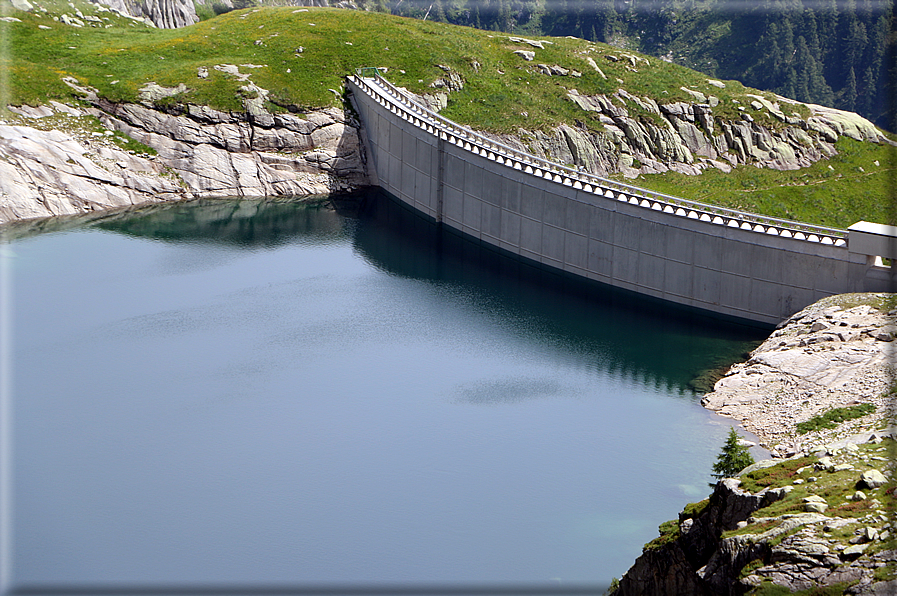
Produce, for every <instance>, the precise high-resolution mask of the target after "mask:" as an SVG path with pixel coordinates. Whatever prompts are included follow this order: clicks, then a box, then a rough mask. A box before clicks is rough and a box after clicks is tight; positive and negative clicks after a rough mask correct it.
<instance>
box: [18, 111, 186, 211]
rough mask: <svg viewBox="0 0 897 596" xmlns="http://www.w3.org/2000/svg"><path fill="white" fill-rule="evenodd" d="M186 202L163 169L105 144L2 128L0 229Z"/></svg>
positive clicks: (21, 128) (27, 129)
mask: <svg viewBox="0 0 897 596" xmlns="http://www.w3.org/2000/svg"><path fill="white" fill-rule="evenodd" d="M186 196H187V195H186V193H185V190H184V189H183V188H181V187H180V185H179V184H178V183H177V180H175V179H173V178H172V177H169V176H166V175H165V169H164V166H163V165H162V164H160V163H158V162H157V161H154V160H149V159H146V158H143V157H138V156H136V155H131V154H129V153H128V152H126V151H122V150H121V149H118V148H117V147H115V146H114V145H110V144H107V143H103V142H102V141H101V140H100V139H95V140H93V142H92V143H89V142H87V141H85V140H82V139H79V138H77V137H76V136H74V135H72V134H69V133H65V132H62V131H58V130H52V131H42V130H36V129H34V128H30V127H27V126H0V199H2V200H0V223H6V222H9V221H13V220H19V219H29V218H35V217H46V216H48V215H67V214H69V215H70V214H76V213H85V212H88V211H92V210H96V209H108V208H114V207H124V206H127V205H135V204H139V203H146V202H154V201H164V200H177V199H180V198H185V197H186Z"/></svg>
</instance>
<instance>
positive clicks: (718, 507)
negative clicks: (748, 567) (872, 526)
mask: <svg viewBox="0 0 897 596" xmlns="http://www.w3.org/2000/svg"><path fill="white" fill-rule="evenodd" d="M739 484H740V480H738V479H736V478H727V479H725V480H722V481H720V482H719V483H718V484H717V485H716V488H715V489H714V491H713V495H712V496H711V497H710V500H709V503H708V504H707V506H706V507H705V508H704V509H703V510H702V511H699V512H697V513H685V512H683V513H681V514H680V516H679V530H678V532H676V534H677V535H676V537H675V539H673V540H671V541H669V542H667V543H666V544H663V545H661V546H659V547H657V548H650V547H646V550H645V552H644V553H643V554H642V556H640V557H639V558H638V559H636V561H635V564H634V565H633V566H632V568H631V569H630V570H629V571H628V572H626V575H624V576H623V579H622V580H621V581H620V587H619V588H618V589H617V591H616V592H614V595H615V596H630V595H632V596H635V595H639V596H650V595H657V596H666V595H668V594H698V595H705V594H707V595H709V594H718V593H726V592H725V591H723V592H720V591H718V590H717V589H715V586H714V585H713V583H714V580H717V579H718V578H719V577H722V574H719V573H710V574H707V573H704V572H705V571H706V569H705V568H704V567H705V565H708V562H710V561H714V562H715V563H716V565H715V566H717V567H721V566H723V565H722V564H721V557H722V558H723V559H726V557H728V559H731V560H733V561H735V560H739V561H740V560H741V559H745V557H750V558H747V559H745V560H744V561H743V562H742V563H741V566H743V565H744V563H747V562H748V561H750V560H752V559H754V558H756V557H755V556H754V553H753V552H752V550H753V549H752V548H750V547H748V548H737V546H738V545H737V544H736V543H732V544H729V545H727V547H726V548H720V546H719V540H720V536H721V535H722V533H723V532H725V531H727V530H734V529H735V528H736V527H738V523H739V522H741V521H744V520H746V519H747V518H748V517H749V516H750V515H751V514H752V513H753V512H754V511H756V510H758V509H760V508H761V507H766V506H767V505H770V504H771V503H774V502H775V501H777V500H779V499H781V498H783V497H784V496H785V495H787V494H788V491H786V490H783V489H772V490H765V491H761V492H759V493H757V494H751V493H749V492H747V491H744V490H741V489H740V488H739V486H738V485H739ZM736 542H737V541H736ZM720 553H723V555H720ZM714 557H715V559H714ZM729 567H732V564H731V563H730V564H729ZM740 568H741V567H740V566H739V567H738V569H740Z"/></svg>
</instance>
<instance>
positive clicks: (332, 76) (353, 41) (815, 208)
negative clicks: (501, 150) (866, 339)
mask: <svg viewBox="0 0 897 596" xmlns="http://www.w3.org/2000/svg"><path fill="white" fill-rule="evenodd" d="M5 1H6V0H4V2H5ZM0 5H2V4H0ZM75 6H76V9H75V10H77V11H80V12H81V14H82V16H84V17H85V18H84V20H83V21H82V25H83V26H73V25H70V24H66V21H67V20H68V21H70V18H71V16H72V13H73V10H72V9H71V7H70V6H69V4H68V3H62V2H59V1H58V0H46V1H45V2H42V3H35V9H34V10H32V11H31V12H21V11H15V13H14V15H15V16H13V17H12V19H15V20H12V21H8V22H2V23H0V26H2V27H3V28H4V29H6V31H5V35H6V37H7V39H8V40H9V42H10V47H11V48H12V50H13V51H12V55H11V56H5V57H4V58H3V62H4V64H3V66H4V68H5V69H6V70H7V72H8V73H9V97H8V98H7V99H6V100H5V103H8V104H10V105H20V104H23V103H27V104H32V105H36V104H41V103H45V102H46V101H47V100H48V99H58V100H62V101H69V102H72V101H73V97H75V96H77V94H73V91H72V88H71V87H70V85H69V84H67V83H66V82H64V79H67V80H68V81H69V83H72V80H73V79H76V80H77V86H79V87H81V88H85V87H90V88H94V89H96V94H97V95H98V97H100V98H102V99H103V100H104V101H106V102H111V103H113V104H127V103H143V104H144V105H145V106H149V107H153V108H154V109H156V110H161V111H164V112H168V113H171V114H186V113H187V112H189V110H188V106H190V105H194V106H209V107H211V108H213V109H216V110H220V111H223V112H227V113H231V112H232V113H234V114H249V115H252V114H257V115H259V116H261V115H262V114H277V113H281V112H287V111H290V112H293V113H297V114H302V113H304V112H307V111H309V110H311V109H314V108H321V107H343V102H344V97H343V95H342V91H341V89H342V80H343V77H344V76H345V75H346V74H348V73H350V72H352V71H353V69H355V68H358V67H361V66H371V65H373V66H379V67H383V68H384V72H386V76H387V77H388V78H389V79H390V80H392V81H393V82H395V83H396V84H399V85H402V86H404V87H406V88H408V89H409V90H411V91H412V92H415V93H417V94H421V95H426V96H428V97H429V99H428V101H429V103H431V104H433V105H435V106H441V105H444V106H445V107H444V109H443V110H442V113H443V114H444V115H446V116H447V117H450V118H453V119H455V120H457V121H459V122H462V123H464V124H467V125H470V126H472V127H474V128H477V129H480V130H484V131H486V132H488V133H492V134H495V135H499V136H501V137H502V138H503V139H505V140H507V141H508V142H514V143H519V144H521V145H523V146H525V147H526V148H527V149H529V150H530V151H533V152H535V153H539V154H543V155H546V156H547V157H551V158H553V159H556V160H558V161H560V162H562V163H569V164H571V165H575V166H579V167H583V168H585V169H589V170H591V171H593V172H597V173H599V174H603V175H609V176H629V177H632V176H636V175H638V176H640V182H639V183H640V184H643V185H648V186H651V185H653V186H656V187H658V188H663V189H664V190H666V191H667V192H671V193H672V194H678V195H680V196H685V197H688V198H698V199H706V200H710V201H712V202H717V203H720V204H726V205H730V206H736V207H741V208H746V209H752V210H757V211H760V212H764V213H766V214H769V215H773V216H781V217H798V218H801V219H805V220H807V221H811V222H814V223H821V224H827V225H834V226H842V227H843V226H847V225H850V224H852V223H854V221H857V220H858V219H872V220H875V221H890V218H889V213H888V200H887V199H888V193H887V191H888V187H887V181H888V178H889V176H890V174H891V173H892V172H893V163H892V161H891V155H892V153H893V148H892V147H891V146H890V145H889V144H887V143H886V138H885V135H883V134H882V133H881V132H880V131H877V130H875V129H874V127H872V126H871V125H870V124H869V123H868V122H866V121H864V120H862V119H860V118H858V117H856V116H855V115H851V114H847V113H840V112H836V111H832V110H827V109H822V108H819V107H813V106H807V105H804V104H800V103H796V102H792V101H788V100H785V99H784V98H779V97H776V96H774V95H772V94H768V93H762V92H759V91H756V90H753V89H749V88H746V87H744V86H743V85H741V84H740V83H737V82H735V81H725V82H722V81H715V80H710V79H708V78H707V77H706V76H704V75H701V74H700V73H697V72H695V71H692V70H689V69H686V68H683V67H680V66H677V65H674V64H668V63H666V62H663V61H661V60H657V59H655V58H649V57H645V56H642V55H639V54H635V53H631V52H624V51H621V50H619V49H617V48H614V47H611V46H607V45H604V44H595V43H590V42H587V41H584V40H581V39H569V38H551V39H541V40H540V39H526V38H520V37H515V36H508V35H503V34H496V33H488V32H484V31H478V30H475V29H470V28H462V27H452V26H449V25H445V24H441V23H432V22H429V21H418V20H412V19H402V18H397V17H391V16H388V15H385V14H378V13H365V12H362V11H346V10H335V9H320V8H307V9H305V8H292V7H291V8H277V9H252V10H244V11H233V12H229V13H227V14H224V15H221V16H219V17H216V18H213V19H210V20H206V21H203V22H201V23H198V24H196V25H193V26H191V27H185V28H182V29H177V30H159V29H152V28H148V27H146V26H145V25H144V24H142V23H138V22H135V21H133V20H131V19H126V18H123V17H120V16H118V15H115V14H112V13H109V12H103V11H102V10H100V9H99V7H98V6H97V5H95V4H91V3H88V2H81V3H80V4H75ZM7 10H8V9H7ZM91 11H93V12H91ZM63 15H65V16H63ZM87 17H91V19H95V20H91V19H88V18H87ZM384 39H386V40H388V41H387V42H381V41H378V40H384ZM825 158H827V160H825V161H821V160H824V159H825ZM735 166H737V167H735ZM753 166H762V167H763V168H765V169H757V168H755V167H753ZM807 166H809V167H807ZM733 167H734V170H732V171H731V172H729V173H726V174H725V175H723V172H728V171H729V170H731V169H732V168H733ZM769 168H773V170H770V169H769ZM797 168H802V169H797ZM780 170H786V171H787V173H784V174H783V173H782V172H781V171H780ZM702 171H703V172H706V173H705V174H703V175H702V176H700V177H698V179H701V180H702V184H701V185H695V183H694V180H695V179H696V178H695V177H694V176H687V177H686V176H685V175H686V174H696V173H698V172H702ZM652 172H655V173H663V174H662V175H655V176H651V177H650V179H649V178H646V176H647V175H648V174H650V173H652ZM677 172H678V173H679V174H676V173H677ZM711 172H712V173H711ZM857 179H860V180H862V181H863V182H865V184H864V185H863V187H862V188H858V187H857V185H856V184H855V182H856V181H857ZM786 180H787V186H783V185H782V183H783V181H786ZM708 184H709V185H710V187H712V188H711V189H708V188H706V186H707V185H708ZM696 190H697V191H698V192H695V191H696ZM709 190H712V192H709Z"/></svg>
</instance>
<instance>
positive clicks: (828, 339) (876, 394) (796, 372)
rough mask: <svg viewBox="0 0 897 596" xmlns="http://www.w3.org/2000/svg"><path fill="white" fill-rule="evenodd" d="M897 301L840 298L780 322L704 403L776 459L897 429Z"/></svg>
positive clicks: (886, 297) (889, 298)
mask: <svg viewBox="0 0 897 596" xmlns="http://www.w3.org/2000/svg"><path fill="white" fill-rule="evenodd" d="M895 315H897V295H895V294H838V295H835V296H829V297H827V298H823V299H821V300H819V301H817V302H815V303H813V304H811V305H810V306H808V307H806V308H804V309H803V310H801V311H799V312H798V313H796V314H794V315H793V316H792V317H791V318H789V319H788V320H787V321H785V322H783V323H782V324H781V325H780V326H779V328H778V329H777V330H776V331H774V332H773V333H772V334H771V335H770V336H769V337H768V338H767V339H766V340H765V341H764V342H763V343H762V344H761V345H760V346H759V347H758V348H756V349H755V350H754V351H752V352H751V355H750V358H749V359H748V360H746V361H745V362H742V363H738V364H735V365H733V366H732V367H730V369H729V370H728V372H726V374H725V375H724V376H723V378H721V379H720V380H719V381H717V382H716V384H715V385H714V390H713V391H711V392H709V393H707V394H706V395H705V396H704V397H703V398H702V400H701V404H702V405H703V406H704V407H705V408H707V409H708V410H710V411H713V412H716V413H717V414H720V415H722V416H725V417H728V418H732V419H734V420H735V421H737V422H739V424H741V426H742V427H743V428H744V429H745V430H747V431H749V432H751V433H753V434H754V435H756V436H757V437H758V438H759V439H760V445H761V446H762V447H763V448H765V449H767V450H768V451H769V452H770V455H771V456H772V457H773V458H786V457H793V456H795V455H797V454H799V453H805V452H813V451H815V450H817V449H818V448H820V447H821V446H823V445H826V444H828V443H831V442H834V441H838V440H842V439H844V438H846V437H848V436H851V435H856V434H858V433H861V432H863V431H872V430H879V431H882V433H885V432H887V429H888V427H889V426H890V425H893V423H894V415H895V409H894V407H895V406H894V403H893V402H894V394H893V393H892V387H893V386H894V382H895V376H897V375H895V371H897V362H895V355H897V354H895V352H897V342H895V341H894V339H895V337H897V327H895V325H894V320H895ZM864 403H865V404H872V405H874V406H875V407H876V411H875V412H874V413H872V414H868V415H865V416H862V417H859V418H856V419H854V420H848V421H845V422H842V423H840V424H838V425H837V427H836V428H832V429H819V430H812V431H810V432H807V433H805V434H801V433H799V432H798V430H797V428H796V427H797V424H798V423H801V422H805V421H807V420H809V419H811V418H813V417H814V416H819V415H822V414H824V413H825V412H827V411H830V410H831V409H833V408H845V407H850V406H856V405H858V404H864Z"/></svg>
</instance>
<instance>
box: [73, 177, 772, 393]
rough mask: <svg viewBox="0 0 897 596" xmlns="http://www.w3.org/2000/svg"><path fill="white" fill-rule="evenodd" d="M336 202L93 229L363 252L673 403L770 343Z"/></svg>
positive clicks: (175, 209) (182, 240) (385, 209)
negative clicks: (712, 373)
mask: <svg viewBox="0 0 897 596" xmlns="http://www.w3.org/2000/svg"><path fill="white" fill-rule="evenodd" d="M332 203H333V204H335V205H336V210H334V209H331V208H330V207H329V206H328V205H325V204H307V203H305V204H304V203H297V202H293V201H286V200H283V199H263V198H234V199H209V200H199V201H191V202H188V203H173V204H161V205H154V206H151V207H145V208H141V209H132V210H128V211H124V212H122V213H119V214H115V215H114V216H105V217H103V218H101V220H100V221H96V222H93V224H92V225H95V226H97V227H99V228H102V229H105V230H107V231H110V232H116V233H121V234H126V235H129V236H134V237H140V238H148V239H154V240H158V241H163V242H170V243H175V244H192V245H202V244H212V245H216V246H219V247H222V248H228V249H229V250H233V251H243V250H269V249H276V248H277V247H279V246H283V245H287V244H300V245H331V246H337V245H340V244H343V243H351V246H352V248H353V250H354V251H355V252H356V253H357V254H358V255H359V256H360V257H361V258H363V259H364V260H365V261H367V262H368V263H369V264H371V265H372V266H374V267H375V268H377V269H378V270H380V271H383V272H384V273H387V274H389V275H392V276H397V277H402V278H407V279H411V280H415V281H417V282H421V283H423V284H425V285H426V286H427V287H433V288H437V289H438V291H439V293H440V295H441V296H442V297H443V298H444V299H445V300H446V301H447V303H449V304H455V305H456V306H458V307H459V310H461V311H463V310H465V309H468V308H472V309H474V311H475V312H477V313H480V314H484V315H485V316H486V318H487V319H488V320H489V321H491V324H494V325H495V326H497V327H502V328H508V329H513V332H514V333H515V334H517V335H518V336H520V337H521V338H522V339H525V337H527V336H530V337H538V342H537V343H538V345H541V346H544V347H545V349H547V350H549V351H550V352H552V353H553V354H555V356H558V355H563V358H564V360H565V361H566V362H567V364H568V365H571V366H575V367H583V368H589V369H596V370H601V371H605V372H606V373H607V374H609V375H611V376H612V377H614V378H618V379H620V380H622V381H624V382H631V383H633V384H636V385H642V386H649V387H654V388H656V390H657V391H658V392H661V393H664V394H682V395H686V396H690V395H692V392H691V390H690V387H689V382H690V381H691V380H692V379H693V378H694V377H695V376H696V375H698V374H700V373H702V372H703V371H706V370H707V369H712V368H715V367H718V366H725V365H728V364H730V363H732V362H734V361H737V360H739V359H741V358H742V356H743V354H744V352H746V351H748V350H750V349H752V348H753V347H754V346H755V345H756V343H757V341H758V340H759V339H761V336H762V335H764V332H763V331H761V330H759V329H757V328H753V327H749V326H744V325H738V324H730V323H726V322H725V321H718V322H717V323H716V324H713V325H708V324H707V317H706V316H701V315H700V314H699V313H695V312H694V311H693V310H691V309H684V308H676V307H675V306H673V307H672V308H671V305H670V304H669V303H665V302H662V301H659V300H656V299H651V298H645V297H640V296H635V295H633V294H632V293H630V292H625V291H620V290H616V289H614V288H611V287H608V286H605V285H601V284H597V283H595V282H590V281H589V280H584V279H582V278H580V277H577V276H573V275H568V274H563V273H560V272H557V271H553V270H550V269H548V268H545V267H540V266H533V264H532V263H530V262H528V261H526V260H523V259H519V258H511V257H509V256H508V255H504V254H501V253H499V252H498V251H495V250H493V249H491V248H489V247H488V246H485V245H483V244H482V243H479V242H474V241H471V240H470V239H468V238H465V237H463V236H461V235H458V234H454V233H450V232H448V231H447V230H446V229H444V228H440V227H439V226H437V225H436V224H435V223H434V222H433V221H431V220H428V219H426V218H425V217H423V216H421V215H420V214H419V213H417V212H415V211H413V210H411V209H410V208H408V207H407V206H405V205H404V204H402V203H401V202H399V201H398V200H396V199H395V198H394V197H391V196H388V195H386V194H385V193H383V192H382V191H379V190H374V189H372V190H370V191H368V192H366V193H362V194H360V195H356V196H347V197H333V198H332ZM85 223H88V225H91V224H90V223H89V222H85Z"/></svg>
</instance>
